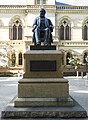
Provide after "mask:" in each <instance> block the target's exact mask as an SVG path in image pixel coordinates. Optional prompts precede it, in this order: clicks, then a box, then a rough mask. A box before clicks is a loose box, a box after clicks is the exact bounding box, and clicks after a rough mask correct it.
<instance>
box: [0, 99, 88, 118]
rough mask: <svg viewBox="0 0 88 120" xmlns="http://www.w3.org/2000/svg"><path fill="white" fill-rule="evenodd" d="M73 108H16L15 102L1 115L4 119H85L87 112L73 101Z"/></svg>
mask: <svg viewBox="0 0 88 120" xmlns="http://www.w3.org/2000/svg"><path fill="white" fill-rule="evenodd" d="M73 102H74V104H75V106H73V107H14V100H13V101H12V102H11V103H10V104H9V105H8V106H6V107H5V108H4V109H3V110H2V113H1V117H2V118H10V119H15V118H16V119H19V118H20V119H22V118H24V119H26V118H28V119H30V118H36V120H39V119H42V118H43V119H44V120H46V119H55V118H57V119H58V118H66V119H67V118H68V119H70V118H75V119H76V118H85V117H87V112H86V111H85V110H84V109H83V108H82V107H81V106H80V105H79V104H78V103H77V102H76V101H75V100H74V99H73Z"/></svg>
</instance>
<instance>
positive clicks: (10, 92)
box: [0, 77, 88, 120]
mask: <svg viewBox="0 0 88 120" xmlns="http://www.w3.org/2000/svg"><path fill="white" fill-rule="evenodd" d="M19 79H21V77H0V113H1V110H2V109H3V108H4V107H5V106H6V105H7V104H8V103H9V102H10V101H11V100H12V99H13V98H14V96H16V95H17V91H18V90H17V89H18V87H17V85H18V80H19ZM65 79H68V80H69V90H70V95H71V96H72V97H73V98H74V99H75V100H76V101H78V103H79V104H80V105H81V106H83V108H84V109H85V110H86V111H87V114H88V80H87V79H86V77H84V78H83V79H82V78H81V77H79V78H77V77H65ZM2 120H5V119H2ZM7 120H8V119H7ZM9 120H10V119H9ZM11 120H12V119H11ZM16 120H18V119H16ZM19 120H34V119H19ZM35 120H37V119H35ZM38 120H40V119H38ZM42 120H67V119H42ZM68 120H88V118H85V119H83V118H82V119H81V118H80V119H77V118H76V119H71V118H70V119H68Z"/></svg>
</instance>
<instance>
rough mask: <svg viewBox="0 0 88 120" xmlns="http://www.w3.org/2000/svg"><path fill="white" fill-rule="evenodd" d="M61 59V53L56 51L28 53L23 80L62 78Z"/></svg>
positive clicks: (25, 55)
mask: <svg viewBox="0 0 88 120" xmlns="http://www.w3.org/2000/svg"><path fill="white" fill-rule="evenodd" d="M61 59H62V54H61V52H59V51H56V50H37V51H35V50H30V51H27V52H26V53H25V54H24V61H25V66H24V69H25V73H24V76H23V78H62V77H63V75H62V71H61Z"/></svg>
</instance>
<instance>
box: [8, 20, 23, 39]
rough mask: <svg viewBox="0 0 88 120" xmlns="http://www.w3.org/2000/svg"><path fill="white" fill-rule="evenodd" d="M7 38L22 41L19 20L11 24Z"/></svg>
mask: <svg viewBox="0 0 88 120" xmlns="http://www.w3.org/2000/svg"><path fill="white" fill-rule="evenodd" d="M9 32H10V34H9V37H10V39H11V40H22V24H21V21H20V20H16V21H14V22H13V24H12V26H11V27H10V29H9Z"/></svg>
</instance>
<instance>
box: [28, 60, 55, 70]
mask: <svg viewBox="0 0 88 120" xmlns="http://www.w3.org/2000/svg"><path fill="white" fill-rule="evenodd" d="M30 71H56V61H55V60H30Z"/></svg>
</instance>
